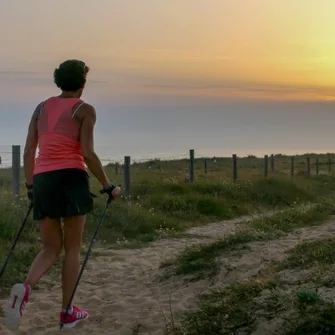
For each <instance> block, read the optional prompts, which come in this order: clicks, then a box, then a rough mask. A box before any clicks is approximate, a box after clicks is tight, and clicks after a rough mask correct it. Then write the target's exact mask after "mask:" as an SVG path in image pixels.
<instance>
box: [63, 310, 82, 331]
mask: <svg viewBox="0 0 335 335" xmlns="http://www.w3.org/2000/svg"><path fill="white" fill-rule="evenodd" d="M64 314H65V312H61V313H60V324H62V322H64V323H63V327H64V328H72V327H74V326H76V325H77V323H78V322H80V321H83V320H86V319H87V318H88V313H87V312H86V311H84V310H81V309H79V308H78V307H76V306H72V313H71V314H69V313H67V315H66V317H65V320H64V321H63V317H64Z"/></svg>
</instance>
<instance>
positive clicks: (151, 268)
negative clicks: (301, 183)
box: [0, 217, 335, 335]
mask: <svg viewBox="0 0 335 335" xmlns="http://www.w3.org/2000/svg"><path fill="white" fill-rule="evenodd" d="M250 219H252V217H245V218H240V219H237V220H232V221H226V222H219V223H215V224H210V225H207V226H206V227H196V228H192V229H190V230H189V231H187V234H189V235H188V236H186V237H185V238H178V239H168V240H159V241H156V242H154V243H152V244H150V245H149V246H147V247H145V248H141V249H132V250H128V249H122V250H106V249H105V250H99V252H103V256H97V257H93V258H92V259H91V260H90V261H89V262H88V266H87V268H86V270H85V272H84V276H83V278H82V281H81V283H80V286H79V288H78V290H77V293H76V297H75V301H74V302H75V304H77V305H79V306H80V307H83V308H85V309H86V310H88V312H89V313H90V317H89V319H88V320H86V321H83V322H81V323H80V324H79V325H78V326H77V327H75V328H72V329H63V330H61V331H60V330H59V309H60V292H61V288H60V285H59V283H57V284H56V285H54V286H53V287H52V288H51V285H50V278H48V277H46V278H45V279H43V280H42V282H41V284H40V287H41V289H39V290H35V291H34V292H33V294H32V296H31V300H30V303H29V304H28V307H27V309H26V311H25V315H24V317H23V319H22V322H21V325H20V330H19V331H17V332H10V331H8V330H6V329H5V328H4V326H3V324H4V320H3V317H0V335H7V334H14V333H15V334H22V335H23V334H29V335H32V334H34V335H51V334H61V333H62V334H83V335H84V334H110V335H111V334H113V335H128V334H129V335H135V334H148V335H149V334H150V335H163V334H164V332H165V330H166V328H167V327H169V324H171V315H174V318H177V315H180V314H182V312H184V311H187V310H189V309H192V308H193V307H195V305H196V301H197V296H198V295H199V294H200V293H202V292H204V291H207V290H208V288H209V287H211V288H215V286H218V285H222V284H223V285H225V284H227V285H228V284H232V283H234V282H237V281H240V280H243V279H245V278H248V277H250V276H253V275H255V274H257V272H258V271H260V270H261V269H263V268H264V267H265V266H266V265H267V263H268V262H269V261H272V260H281V259H283V258H284V257H285V252H286V251H287V250H289V249H291V248H292V247H294V245H295V244H296V243H298V242H299V241H301V240H304V239H320V238H325V237H327V236H330V235H332V234H334V233H335V225H334V222H329V223H327V224H325V225H323V226H318V227H309V228H302V229H299V230H297V231H295V232H294V233H292V234H289V235H288V236H286V237H284V238H282V239H280V240H276V241H271V242H261V243H260V242H255V243H250V244H248V249H247V250H246V249H244V250H243V249H241V250H240V251H234V252H230V253H227V254H225V255H224V257H222V258H221V260H220V261H221V263H222V264H223V266H222V269H221V272H220V273H219V274H218V276H216V277H215V278H214V279H206V280H201V281H197V282H191V283H185V282H184V281H183V279H182V278H179V277H173V278H169V279H164V280H161V275H162V274H163V271H164V270H162V269H159V265H160V263H161V261H162V260H164V259H168V258H170V257H172V256H174V255H177V254H178V253H179V252H181V251H183V250H184V248H185V247H186V246H190V245H192V244H197V243H206V242H213V241H214V240H215V239H216V238H218V237H222V236H224V235H227V234H231V233H233V232H234V231H235V230H236V229H237V227H239V225H241V224H244V223H245V222H247V221H248V220H250ZM95 250H97V249H96V248H95ZM58 282H59V280H58ZM0 303H1V306H3V305H4V304H5V301H4V300H1V301H0ZM1 315H2V313H1ZM267 332H268V335H269V334H270V332H269V331H267Z"/></svg>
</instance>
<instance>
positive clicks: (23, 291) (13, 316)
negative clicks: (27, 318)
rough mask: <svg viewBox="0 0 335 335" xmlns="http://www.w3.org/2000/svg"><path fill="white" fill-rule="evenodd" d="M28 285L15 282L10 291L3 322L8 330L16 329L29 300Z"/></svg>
mask: <svg viewBox="0 0 335 335" xmlns="http://www.w3.org/2000/svg"><path fill="white" fill-rule="evenodd" d="M30 291H31V289H30V286H29V285H28V284H27V283H23V284H15V285H14V286H13V287H12V290H11V292H10V299H9V301H8V304H7V306H6V309H5V324H6V327H7V328H8V329H9V330H17V329H18V328H19V325H20V321H21V318H22V316H23V312H24V309H25V307H26V305H27V303H28V301H29V296H30Z"/></svg>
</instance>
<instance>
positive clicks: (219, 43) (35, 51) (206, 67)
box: [0, 0, 335, 100]
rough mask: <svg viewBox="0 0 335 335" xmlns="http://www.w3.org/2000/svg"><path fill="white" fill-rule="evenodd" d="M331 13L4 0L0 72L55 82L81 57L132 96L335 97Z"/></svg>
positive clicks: (304, 0)
mask: <svg viewBox="0 0 335 335" xmlns="http://www.w3.org/2000/svg"><path fill="white" fill-rule="evenodd" d="M334 12H335V1H334V0H294V1H292V0H290V1H289V0H239V1H237V0H235V1H233V0H229V1H227V0H169V1H161V0H140V1H139V0H127V1H125V0H115V1H111V0H98V1H88V0H73V1H65V0H57V1H45V0H29V1H26V2H23V1H22V0H11V1H10V2H9V1H6V2H5V1H3V2H1V4H0V31H1V33H0V47H1V53H0V71H10V72H8V73H7V74H6V76H7V77H8V75H10V74H12V75H13V76H14V73H16V76H17V77H15V78H14V77H13V78H14V79H13V78H12V79H11V80H14V82H15V83H16V84H17V83H19V82H20V78H22V72H21V71H34V72H38V75H36V74H34V76H35V77H36V76H38V77H39V78H44V80H48V78H50V77H51V75H52V70H53V68H54V67H55V66H56V65H57V63H59V62H60V61H62V60H63V59H64V58H74V57H76V58H81V59H83V60H85V61H87V63H88V64H89V66H90V67H91V68H92V72H91V74H90V78H91V79H92V80H95V81H103V82H106V83H107V84H105V85H100V86H99V88H98V89H99V90H100V91H101V92H104V94H106V95H108V94H109V92H110V91H111V90H113V92H114V94H116V95H118V96H123V97H124V98H125V99H126V98H127V95H129V94H131V95H138V96H141V97H147V96H151V95H156V94H158V95H161V96H166V97H169V96H180V95H182V96H186V97H190V98H192V97H193V96H197V97H199V95H200V96H204V97H206V98H208V97H215V98H225V97H229V98H233V99H257V100H258V99H260V100H262V99H276V100H277V99H279V100H291V99H294V100H296V99H298V100H333V99H335V93H334V88H335V39H334V36H335V23H334V21H333V14H334ZM4 32H6V33H4ZM0 75H1V72H0ZM23 76H26V77H27V76H28V77H29V74H24V75H23ZM35 79H36V78H35ZM15 80H16V81H15ZM23 82H24V81H22V83H23ZM22 85H23V84H22ZM32 85H37V88H36V91H38V89H39V86H38V85H40V86H41V85H42V86H43V85H44V86H45V83H42V82H41V83H39V82H38V80H37V81H35V84H32ZM2 86H3V85H1V87H2ZM30 90H32V91H35V90H34V89H33V88H32V87H30ZM8 91H10V89H9V88H8ZM7 94H9V92H7ZM26 94H28V95H29V94H30V93H29V92H28V91H27V92H26Z"/></svg>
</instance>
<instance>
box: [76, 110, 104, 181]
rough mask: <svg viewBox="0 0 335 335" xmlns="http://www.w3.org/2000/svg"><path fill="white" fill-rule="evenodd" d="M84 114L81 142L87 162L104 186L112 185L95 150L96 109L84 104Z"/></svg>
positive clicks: (82, 113) (82, 111)
mask: <svg viewBox="0 0 335 335" xmlns="http://www.w3.org/2000/svg"><path fill="white" fill-rule="evenodd" d="M80 114H81V115H83V118H82V122H81V129H80V143H81V148H82V152H83V157H84V160H85V163H86V165H87V167H88V168H89V170H90V171H91V172H92V173H93V174H94V175H95V177H96V178H97V179H98V181H99V182H100V183H101V185H102V188H107V187H109V186H110V181H109V179H108V177H107V175H106V173H105V171H104V168H103V166H102V164H101V161H100V159H99V157H98V156H97V154H96V153H95V151H94V127H95V123H96V111H95V109H94V107H92V106H91V105H89V104H84V105H83V106H82V107H81V108H80Z"/></svg>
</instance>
